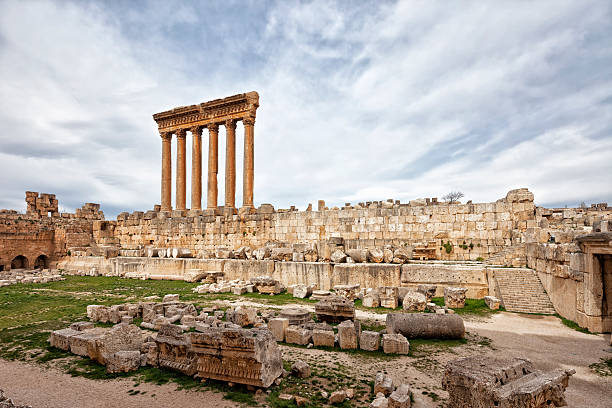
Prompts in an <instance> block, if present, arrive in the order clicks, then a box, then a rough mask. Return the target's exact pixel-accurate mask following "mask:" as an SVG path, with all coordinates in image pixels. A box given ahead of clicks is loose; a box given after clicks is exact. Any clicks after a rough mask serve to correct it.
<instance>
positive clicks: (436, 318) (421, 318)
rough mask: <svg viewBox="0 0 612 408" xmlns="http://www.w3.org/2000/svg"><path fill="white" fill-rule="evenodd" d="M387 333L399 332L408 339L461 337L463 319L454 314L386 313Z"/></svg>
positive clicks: (463, 330) (462, 334)
mask: <svg viewBox="0 0 612 408" xmlns="http://www.w3.org/2000/svg"><path fill="white" fill-rule="evenodd" d="M386 325H387V333H401V334H403V335H404V336H406V337H407V338H409V339H415V338H424V339H461V338H463V336H464V334H465V326H464V325H463V319H462V318H461V317H459V316H458V315H456V314H452V315H451V314H442V315H439V314H433V313H387V320H386Z"/></svg>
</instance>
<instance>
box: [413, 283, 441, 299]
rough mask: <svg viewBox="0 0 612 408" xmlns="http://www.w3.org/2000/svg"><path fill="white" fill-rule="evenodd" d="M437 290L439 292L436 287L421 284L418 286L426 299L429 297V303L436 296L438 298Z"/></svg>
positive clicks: (418, 289)
mask: <svg viewBox="0 0 612 408" xmlns="http://www.w3.org/2000/svg"><path fill="white" fill-rule="evenodd" d="M437 290H438V287H437V286H436V285H427V284H420V285H418V286H417V291H418V292H421V293H422V294H424V295H425V297H427V301H428V302H431V299H433V298H434V296H436V291H437Z"/></svg>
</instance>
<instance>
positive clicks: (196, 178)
mask: <svg viewBox="0 0 612 408" xmlns="http://www.w3.org/2000/svg"><path fill="white" fill-rule="evenodd" d="M191 209H192V210H201V209H202V126H194V127H192V128H191Z"/></svg>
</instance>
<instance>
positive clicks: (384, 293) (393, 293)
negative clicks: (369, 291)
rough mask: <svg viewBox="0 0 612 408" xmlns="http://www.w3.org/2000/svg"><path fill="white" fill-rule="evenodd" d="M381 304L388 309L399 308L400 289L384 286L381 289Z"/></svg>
mask: <svg viewBox="0 0 612 408" xmlns="http://www.w3.org/2000/svg"><path fill="white" fill-rule="evenodd" d="M378 296H379V298H380V306H381V307H386V308H388V309H397V306H398V304H399V301H398V296H399V295H398V289H397V288H396V287H383V288H380V289H379V295H378Z"/></svg>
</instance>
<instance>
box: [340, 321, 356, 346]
mask: <svg viewBox="0 0 612 408" xmlns="http://www.w3.org/2000/svg"><path fill="white" fill-rule="evenodd" d="M357 336H358V334H357V330H356V328H355V324H354V323H353V322H352V321H350V320H345V321H343V322H342V323H340V324H339V325H338V343H339V345H340V348H341V349H343V350H349V349H350V350H354V349H356V348H357V338H358V337H357Z"/></svg>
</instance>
